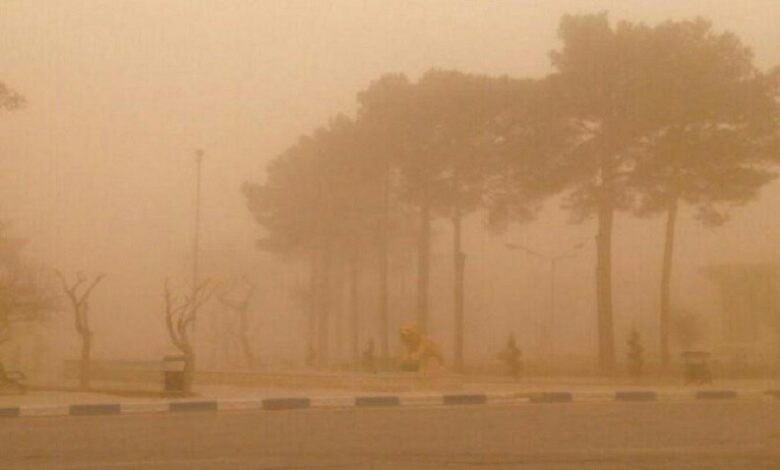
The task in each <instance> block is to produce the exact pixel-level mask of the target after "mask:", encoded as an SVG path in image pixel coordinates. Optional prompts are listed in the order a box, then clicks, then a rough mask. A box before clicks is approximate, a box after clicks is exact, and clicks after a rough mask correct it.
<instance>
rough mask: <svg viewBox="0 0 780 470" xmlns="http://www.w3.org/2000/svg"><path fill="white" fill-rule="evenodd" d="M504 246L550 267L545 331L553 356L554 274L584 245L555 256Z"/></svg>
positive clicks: (520, 246)
mask: <svg viewBox="0 0 780 470" xmlns="http://www.w3.org/2000/svg"><path fill="white" fill-rule="evenodd" d="M505 246H506V247H507V248H509V249H510V250H518V251H524V252H525V253H528V254H529V255H531V256H535V257H536V258H539V259H541V260H543V261H546V262H547V263H548V264H549V266H550V268H549V269H550V271H549V272H550V279H549V296H550V298H549V302H550V304H549V306H550V312H549V318H548V321H549V326H548V330H547V334H546V335H545V336H547V341H548V345H549V348H550V356H552V355H553V353H554V352H555V337H554V335H553V332H554V328H555V273H556V269H557V265H558V262H560V261H562V260H564V259H567V258H574V257H576V256H577V252H578V251H579V250H581V249H582V248H583V247H584V246H585V244H584V243H582V242H580V243H577V244H576V245H574V246H572V247H571V248H569V249H568V250H566V251H564V252H562V253H559V254H556V255H552V256H551V255H545V254H542V253H539V252H538V251H535V250H532V249H530V248H528V247H525V246H523V245H518V244H515V243H506V244H505Z"/></svg>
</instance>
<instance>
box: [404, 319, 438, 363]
mask: <svg viewBox="0 0 780 470" xmlns="http://www.w3.org/2000/svg"><path fill="white" fill-rule="evenodd" d="M400 333H401V342H402V343H403V345H404V349H405V353H404V357H403V360H402V361H401V369H402V370H406V371H418V370H424V369H427V368H428V366H429V363H430V360H431V359H435V360H436V362H437V363H438V365H439V366H443V365H444V356H442V354H441V348H439V345H438V344H436V342H435V341H433V340H432V339H430V338H428V337H427V336H426V335H424V334H422V333H421V332H420V330H419V329H418V328H417V327H416V326H405V327H403V328H401V330H400Z"/></svg>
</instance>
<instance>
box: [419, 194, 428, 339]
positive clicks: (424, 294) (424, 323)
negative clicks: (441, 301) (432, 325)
mask: <svg viewBox="0 0 780 470" xmlns="http://www.w3.org/2000/svg"><path fill="white" fill-rule="evenodd" d="M430 258H431V204H430V200H429V197H428V191H427V190H426V191H425V193H424V195H423V200H422V201H421V203H420V232H419V235H418V240H417V327H418V328H419V329H420V332H421V333H423V334H425V333H427V332H428V307H429V286H430V263H431V259H430Z"/></svg>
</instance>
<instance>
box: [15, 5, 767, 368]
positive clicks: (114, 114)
mask: <svg viewBox="0 0 780 470" xmlns="http://www.w3.org/2000/svg"><path fill="white" fill-rule="evenodd" d="M601 10H607V11H609V12H610V14H611V17H612V18H613V19H616V20H617V19H624V18H625V19H630V20H632V21H647V22H651V23H652V22H657V21H660V20H663V19H667V18H690V17H693V16H697V15H701V16H705V17H707V18H710V19H711V20H713V21H714V23H715V25H716V28H718V29H728V30H731V31H734V32H735V33H737V34H738V35H739V36H740V37H741V38H742V39H743V40H744V41H745V42H746V43H747V44H749V45H751V46H752V47H753V48H754V51H755V53H756V58H757V62H758V64H759V65H760V66H762V67H767V66H770V65H774V64H778V63H780V28H778V27H777V25H778V24H780V2H777V1H774V0H747V1H725V0H699V1H684V0H664V1H662V0H654V1H648V0H644V1H629V0H622V1H603V0H602V1H599V0H588V1H585V0H583V1H573V0H568V1H565V0H558V1H556V0H544V1H541V0H540V1H530V0H528V1H485V0H475V1H451V0H448V1H443V0H442V1H436V0H428V1H400V0H395V1H346V0H341V1H321V2H320V1H313V0H312V1H272V0H263V1H237V0H233V1H232V0H219V1H217V0H213V1H205V0H166V1H140V0H138V1H121V0H113V1H109V0H102V1H101V0H91V1H90V0H62V1H51V0H40V1H35V0H4V1H2V2H0V31H2V33H1V34H0V41H1V42H0V70H1V71H2V73H1V74H0V80H3V81H4V82H6V83H7V84H9V85H10V86H12V87H13V88H15V89H17V90H19V91H20V92H22V93H23V94H24V95H25V96H26V97H27V99H28V102H29V103H28V106H27V108H26V109H25V110H23V111H21V112H18V113H13V114H4V115H2V116H1V117H0V141H2V157H0V162H1V163H0V214H1V215H2V218H5V219H8V220H9V221H11V222H12V224H13V232H14V233H15V234H17V235H20V236H24V237H27V238H29V240H30V242H29V247H28V251H29V252H30V253H31V254H35V255H37V256H39V257H40V258H41V259H43V260H45V261H46V262H48V263H51V264H52V265H55V266H58V267H60V268H62V269H65V270H75V269H85V270H88V271H106V272H109V273H110V275H111V276H110V278H109V280H110V282H109V281H107V282H106V288H105V289H104V290H103V292H102V294H101V295H102V296H103V297H102V303H101V301H100V300H101V299H98V301H99V302H98V303H97V304H96V308H95V310H96V313H95V315H96V316H97V318H98V320H97V322H98V324H100V322H101V321H102V322H103V325H105V326H106V327H107V328H108V330H109V331H110V332H109V333H107V334H108V335H109V337H110V335H112V334H113V335H115V337H118V335H120V334H121V333H122V331H121V330H120V329H118V328H116V327H114V329H113V330H112V329H111V327H109V326H108V325H109V324H117V321H118V320H117V318H120V319H122V320H119V323H118V324H120V325H123V327H124V328H130V330H131V331H132V330H133V329H137V330H139V331H140V330H142V329H144V328H146V326H144V325H148V324H149V322H151V321H154V320H153V319H155V318H157V317H156V316H155V315H158V312H155V311H152V310H153V309H154V308H156V307H155V306H156V305H157V303H159V298H158V297H159V292H158V290H159V288H160V287H159V286H160V285H161V280H162V277H163V276H164V275H166V274H169V275H182V274H183V270H184V269H186V268H187V263H189V258H188V256H189V252H190V244H191V234H190V232H191V227H192V208H193V195H192V193H193V189H194V183H193V177H194V158H193V151H194V149H196V148H203V149H204V150H205V152H206V161H205V168H204V180H203V181H204V211H203V235H202V236H203V246H204V248H205V249H210V250H214V249H217V248H222V247H230V249H231V250H232V251H233V252H235V253H250V254H252V253H253V251H252V241H253V238H254V237H255V235H256V233H257V232H256V230H257V229H256V227H255V226H254V224H253V223H252V222H251V221H250V220H249V217H248V215H247V212H246V211H245V209H244V203H243V200H242V198H241V195H240V194H239V191H238V188H239V186H240V184H241V182H242V181H244V180H246V179H255V180H256V179H260V178H261V177H262V174H263V165H264V163H265V162H267V161H268V160H269V159H271V158H273V157H274V156H275V155H276V154H277V153H278V152H280V151H281V150H282V149H283V148H284V147H285V146H287V145H289V144H290V143H291V142H292V141H293V140H294V139H295V138H296V136H298V135H299V134H301V133H303V132H308V131H310V130H312V129H313V128H315V127H316V126H318V125H321V124H322V123H324V122H325V121H326V120H327V118H328V117H329V116H331V115H333V114H335V113H338V112H347V113H351V112H352V111H353V109H354V96H355V93H356V92H357V91H358V90H360V89H361V88H363V87H365V86H366V85H367V84H368V83H369V81H370V80H372V79H374V78H376V77H378V76H379V75H381V74H383V73H386V72H404V73H407V74H409V75H410V76H412V77H416V76H417V75H419V74H420V73H422V72H423V71H425V70H426V69H428V68H431V67H438V68H445V69H451V68H452V69H459V70H463V71H466V72H474V73H487V74H510V75H514V76H523V75H525V76H541V75H543V74H544V73H546V72H547V71H548V70H549V61H548V57H547V53H548V51H549V50H550V49H552V48H554V47H555V46H556V30H557V23H558V19H559V18H560V16H561V15H562V14H564V13H576V12H597V11H601ZM766 193H767V194H766V197H764V198H763V199H762V200H761V201H760V202H758V203H756V204H754V205H752V206H751V207H749V208H747V209H745V210H743V211H741V212H740V213H739V214H738V215H737V216H736V217H735V222H734V223H732V224H730V225H729V226H727V227H724V228H723V229H720V230H718V231H717V232H711V231H705V230H701V229H698V228H697V227H696V226H695V225H694V224H693V223H692V222H683V223H682V224H681V226H682V227H681V230H688V231H687V232H686V233H685V234H681V239H680V245H679V246H680V247H681V248H680V251H681V252H683V253H685V255H681V257H682V259H681V260H680V263H681V267H680V272H682V273H686V272H692V270H693V269H695V267H696V266H699V265H701V264H702V263H706V262H708V261H710V260H712V259H728V258H729V257H731V258H737V259H739V258H741V257H748V258H749V257H753V258H756V259H759V258H766V257H771V258H774V259H778V258H780V251H779V250H778V249H777V248H774V247H775V246H780V244H778V243H777V234H778V233H780V232H778V229H780V226H779V225H778V224H780V222H777V221H775V220H774V219H773V218H772V217H770V216H769V214H771V213H772V212H773V211H774V207H776V204H775V203H774V202H773V201H777V199H778V194H779V193H780V191H778V186H777V185H775V186H774V187H773V188H772V189H771V190H770V191H767V192H766ZM648 224H651V225H648ZM657 226H658V223H657V221H656V222H653V223H651V222H648V223H644V224H633V225H630V226H628V225H627V226H626V227H624V228H621V227H618V229H619V230H621V231H620V232H618V233H616V239H617V241H616V243H617V246H616V256H618V257H619V256H623V255H624V254H626V253H630V254H631V257H632V258H631V259H632V260H633V261H637V260H640V261H641V262H642V263H645V262H646V263H650V268H652V269H653V270H654V269H656V264H657V263H659V262H660V258H659V257H658V256H656V252H657V251H658V250H659V249H660V245H659V242H660V228H658V230H659V231H658V233H653V237H652V238H650V237H645V234H646V233H647V227H652V229H651V230H656V228H657ZM686 226H689V227H687V228H686ZM658 227H660V226H658ZM591 231H592V230H591V229H590V227H589V226H584V227H574V228H571V227H568V226H566V225H565V224H564V217H562V216H560V215H557V214H555V213H550V214H549V215H547V216H545V217H543V218H542V220H541V221H540V223H538V224H535V225H534V226H531V227H528V228H525V229H523V230H522V231H521V233H520V234H519V235H517V236H518V237H522V239H523V240H526V242H528V243H529V244H534V245H535V246H537V247H540V249H542V250H545V249H547V250H551V251H555V250H556V249H558V248H560V247H561V246H564V245H567V244H569V243H571V241H572V240H578V239H582V238H586V239H587V238H589V237H590V236H591ZM551 232H555V233H560V234H561V235H560V236H557V235H556V236H552V237H551V236H550V233H551ZM502 240H503V239H502ZM472 243H476V245H474V249H475V250H476V249H481V248H479V247H485V250H488V248H487V247H486V246H487V244H488V243H490V242H489V241H488V240H487V239H482V238H480V239H479V240H478V241H477V242H474V241H472ZM500 244H503V241H500ZM485 256H486V259H487V257H488V255H485ZM497 256H498V255H497ZM586 258H587V257H583V259H582V260H579V261H577V262H576V263H575V264H577V266H579V268H572V269H573V270H575V271H576V272H578V273H581V275H582V276H589V275H590V267H589V264H588V263H589V260H588V259H586ZM624 259H625V256H624ZM475 263H476V264H474V265H472V269H475V270H476V271H475V272H476V273H477V274H476V276H479V273H483V275H484V276H487V275H486V274H484V273H485V271H484V269H485V268H484V267H483V268H480V265H479V261H475ZM616 265H617V267H616V269H617V270H618V271H617V278H618V279H617V281H616V282H617V283H620V282H624V281H625V279H631V277H630V276H631V275H632V274H631V273H632V272H634V271H635V270H636V269H638V268H636V263H634V264H633V265H631V264H630V263H623V262H621V261H620V260H618V261H616ZM480 269H482V271H480ZM506 269H514V268H513V267H512V266H508V267H507V268H506ZM517 269H528V270H529V271H528V273H531V274H528V276H533V274H532V273H533V269H536V268H534V267H527V268H525V267H522V266H521V267H520V268H517ZM577 269H578V271H577ZM621 269H622V270H623V271H621ZM642 269H647V268H646V267H645V268H642ZM686 269H688V271H686ZM575 271H572V272H575ZM621 272H623V274H624V275H623V276H622V277H621ZM484 276H483V278H482V279H484ZM570 276H575V275H574V274H571V275H570ZM575 281H577V279H576V278H575V279H574V280H572V281H571V282H575ZM625 282H628V281H625ZM632 282H633V281H632ZM637 282H640V281H637ZM577 286H580V287H578V289H579V291H581V292H583V293H587V295H590V290H592V289H591V286H590V284H589V283H584V282H580V283H578V284H577ZM579 291H577V290H575V288H574V287H572V291H571V292H579ZM583 295H586V294H583ZM647 295H648V300H647V302H652V301H653V300H652V299H653V298H654V295H655V294H654V291H649V292H648V294H647ZM109 296H110V297H111V299H112V300H116V299H120V300H121V302H119V304H118V305H117V302H109ZM585 298H586V299H587V301H582V302H579V301H578V302H576V305H575V303H572V305H571V310H572V311H577V309H578V308H580V307H577V305H580V304H582V307H581V309H582V310H583V311H589V309H590V308H591V307H590V305H589V302H590V300H589V299H590V297H587V296H586V297H585ZM572 302H574V301H572ZM616 303H617V305H618V309H619V308H620V307H619V306H620V299H618V300H617V301H616ZM586 304H588V305H587V306H586ZM648 305H649V304H648ZM648 308H652V306H650V307H648ZM109 309H110V310H111V312H110V313H107V310H109ZM101 319H102V320H101ZM136 319H146V320H143V321H136ZM589 319H590V318H588V320H589ZM493 328H494V329H500V328H501V327H500V326H495V327H493ZM124 331H125V333H127V330H126V329H125V330H124ZM572 334H574V333H572ZM104 344H105V343H104ZM103 347H105V346H103ZM98 348H100V345H98ZM98 350H99V349H98ZM98 354H99V353H98Z"/></svg>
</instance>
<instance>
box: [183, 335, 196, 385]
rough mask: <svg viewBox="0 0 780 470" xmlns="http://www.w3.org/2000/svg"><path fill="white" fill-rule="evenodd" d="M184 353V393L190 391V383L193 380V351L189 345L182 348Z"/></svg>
mask: <svg viewBox="0 0 780 470" xmlns="http://www.w3.org/2000/svg"><path fill="white" fill-rule="evenodd" d="M182 352H183V353H184V393H185V394H187V395H189V394H190V393H192V383H193V382H194V380H195V351H193V350H192V347H191V346H187V347H185V348H183V350H182Z"/></svg>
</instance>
